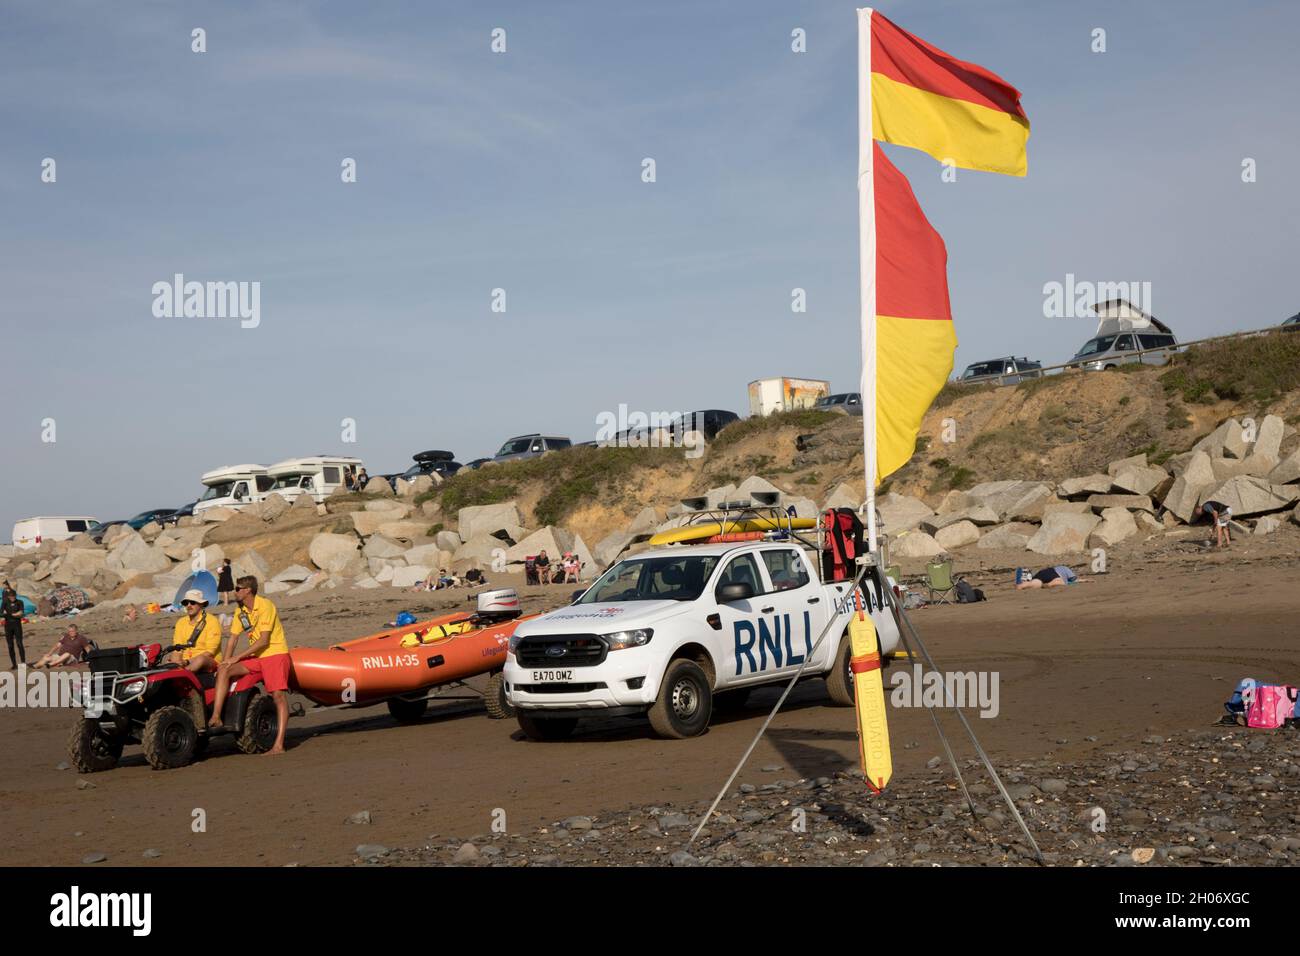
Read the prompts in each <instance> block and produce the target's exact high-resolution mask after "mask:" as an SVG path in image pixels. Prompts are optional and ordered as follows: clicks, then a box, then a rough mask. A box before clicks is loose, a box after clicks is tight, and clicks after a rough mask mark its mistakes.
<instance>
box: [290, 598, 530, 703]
mask: <svg viewBox="0 0 1300 956" xmlns="http://www.w3.org/2000/svg"><path fill="white" fill-rule="evenodd" d="M521 610H522V605H521V604H520V601H519V595H518V593H516V592H515V590H514V589H513V588H500V589H497V590H493V591H484V592H483V593H482V594H480V595H479V596H478V607H477V610H476V611H475V613H473V614H467V613H465V612H463V611H458V612H456V613H454V614H444V615H441V616H439V617H434V618H429V619H428V620H424V621H417V622H416V623H414V624H409V625H407V626H405V627H395V628H390V629H389V630H386V631H380V632H379V633H377V634H370V635H367V636H366V637H359V638H356V639H355V640H351V641H346V642H344V643H342V644H335V645H333V646H332V647H328V648H324V649H321V648H314V647H295V648H293V649H292V650H290V651H289V658H290V660H291V661H292V662H293V671H292V674H293V677H292V683H291V687H292V689H294V690H296V691H298V692H299V693H300V694H302V695H304V696H305V697H308V698H309V699H311V700H312V701H314V702H316V703H317V704H320V705H322V706H352V707H365V706H368V705H370V704H378V703H382V702H385V701H387V703H388V709H389V711H391V712H392V714H393V716H394V717H396V718H397V719H398V720H402V721H406V720H415V719H418V718H419V717H420V716H421V715H422V714H423V713H424V711H425V709H426V708H427V707H428V703H429V697H430V696H431V692H432V691H433V690H435V689H436V688H439V687H443V686H445V685H447V684H454V683H457V682H459V681H463V680H465V679H466V678H469V677H474V676H477V675H479V674H491V675H492V676H491V677H490V678H489V680H488V686H487V689H486V690H485V691H484V701H485V702H486V704H487V709H488V714H489V716H492V717H498V718H499V717H509V716H513V712H512V711H511V709H510V707H509V705H508V704H507V703H506V699H505V687H504V682H503V680H502V677H501V669H502V668H503V667H504V666H505V662H506V648H507V647H508V646H509V644H510V636H511V635H512V634H513V633H514V631H515V628H516V627H518V626H519V623H520V622H521V621H522V620H525V618H523V617H521V616H520V612H521Z"/></svg>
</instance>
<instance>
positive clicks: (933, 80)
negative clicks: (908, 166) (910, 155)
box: [871, 11, 1029, 176]
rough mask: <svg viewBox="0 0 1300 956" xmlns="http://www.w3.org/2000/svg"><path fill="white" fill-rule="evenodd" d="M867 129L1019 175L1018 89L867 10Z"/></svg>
mask: <svg viewBox="0 0 1300 956" xmlns="http://www.w3.org/2000/svg"><path fill="white" fill-rule="evenodd" d="M871 127H872V129H871V135H872V137H873V138H875V139H878V140H880V141H881V142H884V143H894V144H896V145H898V146H911V147H913V148H915V149H919V150H923V151H924V152H927V153H929V154H930V155H931V156H933V157H934V158H935V159H937V160H939V162H941V163H942V162H951V163H953V164H954V165H956V166H960V167H962V168H963V169H980V170H984V171H985V172H990V173H1006V174H1007V175H1011V176H1023V175H1025V169H1026V164H1027V163H1026V157H1025V142H1026V140H1028V139H1029V118H1028V117H1027V116H1025V111H1024V110H1023V109H1021V107H1020V91H1019V90H1017V89H1016V88H1015V87H1014V86H1012V85H1011V84H1010V83H1008V82H1007V81H1006V80H1004V79H1002V77H1000V76H998V75H997V74H996V73H992V72H990V71H989V70H986V69H984V67H982V66H977V65H975V64H974V63H966V62H965V61H963V60H958V59H957V58H956V57H953V56H949V55H948V54H947V53H944V52H943V51H942V50H940V49H939V48H938V47H935V46H931V45H930V44H929V43H926V42H925V41H924V40H922V39H921V38H920V37H915V36H912V34H910V33H908V32H907V31H906V30H900V29H899V28H898V27H897V26H896V25H895V24H893V23H891V22H890V21H889V20H888V19H886V18H885V17H884V16H882V15H881V14H880V13H878V12H876V11H872V14H871Z"/></svg>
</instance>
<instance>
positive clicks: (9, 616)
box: [0, 588, 27, 670]
mask: <svg viewBox="0 0 1300 956" xmlns="http://www.w3.org/2000/svg"><path fill="white" fill-rule="evenodd" d="M0 615H3V616H4V622H5V643H6V644H8V645H9V666H10V667H12V668H14V669H15V670H17V669H18V665H19V663H23V664H26V663H27V651H26V649H24V647H23V602H22V601H20V600H18V594H17V592H16V591H14V589H13V588H6V589H5V591H4V597H3V598H2V599H0ZM15 644H17V645H18V654H17V655H16V656H15V655H14V645H15Z"/></svg>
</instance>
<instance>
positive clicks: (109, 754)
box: [68, 715, 125, 773]
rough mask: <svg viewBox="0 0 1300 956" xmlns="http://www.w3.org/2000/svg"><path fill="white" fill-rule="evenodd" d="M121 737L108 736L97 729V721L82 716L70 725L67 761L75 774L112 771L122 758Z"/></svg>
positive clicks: (122, 742)
mask: <svg viewBox="0 0 1300 956" xmlns="http://www.w3.org/2000/svg"><path fill="white" fill-rule="evenodd" d="M124 743H125V741H123V739H122V738H121V737H117V736H110V735H108V734H105V733H104V732H103V731H102V730H100V729H99V721H97V720H91V719H89V718H87V717H86V716H84V715H82V716H80V717H78V718H77V720H76V723H74V724H73V725H72V732H71V733H70V734H68V759H69V760H71V761H72V765H73V766H74V767H76V768H77V773H99V772H100V771H101V770H112V769H113V768H114V767H116V766H117V762H118V760H120V759H121V757H122V745H123V744H124Z"/></svg>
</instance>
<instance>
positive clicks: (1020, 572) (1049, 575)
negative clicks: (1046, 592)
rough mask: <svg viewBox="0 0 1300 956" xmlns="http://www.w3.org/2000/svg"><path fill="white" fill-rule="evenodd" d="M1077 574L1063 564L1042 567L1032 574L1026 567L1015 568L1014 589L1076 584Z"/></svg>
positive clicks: (1022, 589)
mask: <svg viewBox="0 0 1300 956" xmlns="http://www.w3.org/2000/svg"><path fill="white" fill-rule="evenodd" d="M1078 583H1079V576H1078V575H1077V574H1075V573H1074V572H1073V571H1071V570H1070V569H1069V568H1068V567H1066V566H1065V565H1064V564H1058V565H1056V567H1053V568H1043V569H1042V570H1041V571H1038V572H1036V573H1034V574H1030V573H1029V569H1028V568H1016V590H1017V591H1025V590H1029V589H1032V588H1063V587H1065V586H1066V585H1067V584H1078Z"/></svg>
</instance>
